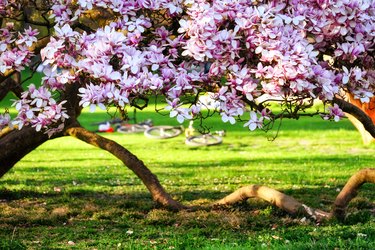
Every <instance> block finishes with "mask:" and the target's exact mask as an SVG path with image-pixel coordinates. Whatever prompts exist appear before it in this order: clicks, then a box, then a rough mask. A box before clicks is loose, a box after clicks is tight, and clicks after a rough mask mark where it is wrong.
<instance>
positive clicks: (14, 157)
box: [0, 127, 49, 177]
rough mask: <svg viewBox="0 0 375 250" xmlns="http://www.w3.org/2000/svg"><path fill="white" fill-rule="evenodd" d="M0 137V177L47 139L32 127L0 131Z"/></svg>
mask: <svg viewBox="0 0 375 250" xmlns="http://www.w3.org/2000/svg"><path fill="white" fill-rule="evenodd" d="M3 132H4V133H3ZM0 135H1V137H0V148H1V150H0V177H2V176H3V175H4V174H5V173H6V172H8V171H9V170H10V169H11V168H12V167H13V166H14V165H15V164H16V163H17V162H18V161H19V160H21V159H22V158H23V157H24V156H25V155H27V154H28V153H30V152H31V151H33V150H34V149H36V148H37V147H38V146H40V145H42V144H43V143H44V142H46V141H47V140H48V139H49V138H48V136H47V135H46V134H44V133H43V132H36V131H35V128H32V127H24V128H22V129H21V130H18V129H14V130H12V131H9V130H7V131H1V133H0Z"/></svg>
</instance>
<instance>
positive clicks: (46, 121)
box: [13, 84, 69, 135]
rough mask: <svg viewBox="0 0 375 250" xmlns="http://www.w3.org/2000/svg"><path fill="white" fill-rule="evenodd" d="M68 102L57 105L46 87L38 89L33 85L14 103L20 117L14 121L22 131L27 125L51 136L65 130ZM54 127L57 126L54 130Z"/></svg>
mask: <svg viewBox="0 0 375 250" xmlns="http://www.w3.org/2000/svg"><path fill="white" fill-rule="evenodd" d="M65 102H66V101H62V102H60V103H56V100H55V99H54V98H53V96H52V94H51V92H50V91H49V90H48V89H47V88H45V87H39V88H36V87H35V85H33V84H31V85H30V86H29V89H28V91H25V92H24V93H23V94H22V96H21V99H20V100H18V101H16V102H15V103H14V105H15V108H16V110H17V112H18V116H17V117H16V118H15V120H14V121H13V125H17V126H18V128H19V129H21V128H22V127H23V126H25V125H31V126H32V127H35V130H36V131H41V130H42V129H43V130H45V131H46V132H47V133H48V134H49V135H52V134H53V133H54V132H58V131H59V130H61V129H62V128H63V124H64V121H65V119H67V118H69V116H68V115H67V113H66V110H65V108H64V107H63V105H64V103H65ZM53 125H57V126H56V127H57V128H56V127H55V128H53Z"/></svg>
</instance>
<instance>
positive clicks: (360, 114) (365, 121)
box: [333, 97, 375, 138]
mask: <svg viewBox="0 0 375 250" xmlns="http://www.w3.org/2000/svg"><path fill="white" fill-rule="evenodd" d="M333 103H336V104H337V105H338V106H339V107H340V108H341V109H342V111H344V112H345V113H349V114H351V115H352V116H354V117H355V118H356V119H357V120H358V121H359V122H360V123H362V125H363V127H364V129H366V131H367V132H369V133H370V135H371V136H372V137H374V138H375V123H374V121H373V120H372V118H371V117H370V116H369V115H368V114H367V113H366V112H365V111H364V110H362V108H360V107H357V106H356V105H354V104H352V103H350V102H347V101H345V100H344V99H342V98H338V97H334V98H333Z"/></svg>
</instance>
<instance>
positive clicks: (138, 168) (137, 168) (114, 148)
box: [66, 127, 185, 210]
mask: <svg viewBox="0 0 375 250" xmlns="http://www.w3.org/2000/svg"><path fill="white" fill-rule="evenodd" d="M66 133H67V134H68V135H70V136H73V137H76V138H78V139H80V140H82V141H84V142H86V143H88V144H91V145H93V146H96V147H99V148H101V149H104V150H106V151H108V152H110V153H111V154H113V155H114V156H116V157H117V158H118V159H119V160H121V161H122V162H123V163H124V164H125V165H126V166H127V167H128V168H129V169H130V170H132V171H133V172H134V173H135V174H136V175H137V176H138V177H139V178H140V179H141V180H142V182H143V183H144V184H145V186H146V187H147V189H148V190H149V191H150V193H151V196H152V198H153V200H154V201H155V202H157V203H158V204H160V205H162V206H164V207H167V208H169V209H172V210H180V209H183V208H185V207H184V206H183V205H182V204H180V203H179V202H177V201H176V200H174V199H173V198H172V197H171V196H170V195H169V194H168V193H167V192H166V191H165V190H164V188H163V187H162V186H161V184H160V182H159V180H158V179H157V177H156V176H155V175H154V174H153V173H152V172H151V171H150V170H149V169H148V168H147V167H146V166H145V165H144V163H143V162H142V161H141V160H139V159H138V158H137V157H136V156H135V155H133V154H132V153H131V152H129V151H128V150H127V149H125V148H124V147H123V146H121V145H120V144H118V143H117V142H115V141H112V140H110V139H107V138H105V137H102V136H100V135H98V134H96V133H93V132H90V131H88V130H86V129H84V128H82V127H72V128H68V129H67V130H66Z"/></svg>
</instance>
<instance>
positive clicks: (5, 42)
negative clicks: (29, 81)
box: [0, 23, 39, 74]
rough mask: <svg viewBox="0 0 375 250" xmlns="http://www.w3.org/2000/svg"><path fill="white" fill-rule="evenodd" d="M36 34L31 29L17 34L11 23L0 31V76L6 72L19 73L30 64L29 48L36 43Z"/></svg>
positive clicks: (30, 53) (31, 53)
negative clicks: (15, 71)
mask: <svg viewBox="0 0 375 250" xmlns="http://www.w3.org/2000/svg"><path fill="white" fill-rule="evenodd" d="M38 33H39V32H38V31H37V30H35V29H32V28H31V27H29V28H28V29H25V30H24V31H23V32H22V33H21V32H17V31H16V30H15V29H14V25H13V23H7V24H6V26H5V27H3V28H1V29H0V74H5V72H7V71H8V70H17V71H21V70H22V69H24V67H25V66H26V65H28V63H30V58H31V57H32V56H33V52H32V51H30V50H29V48H30V47H31V45H32V44H33V43H34V42H36V41H37V38H36V36H37V35H38Z"/></svg>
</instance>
